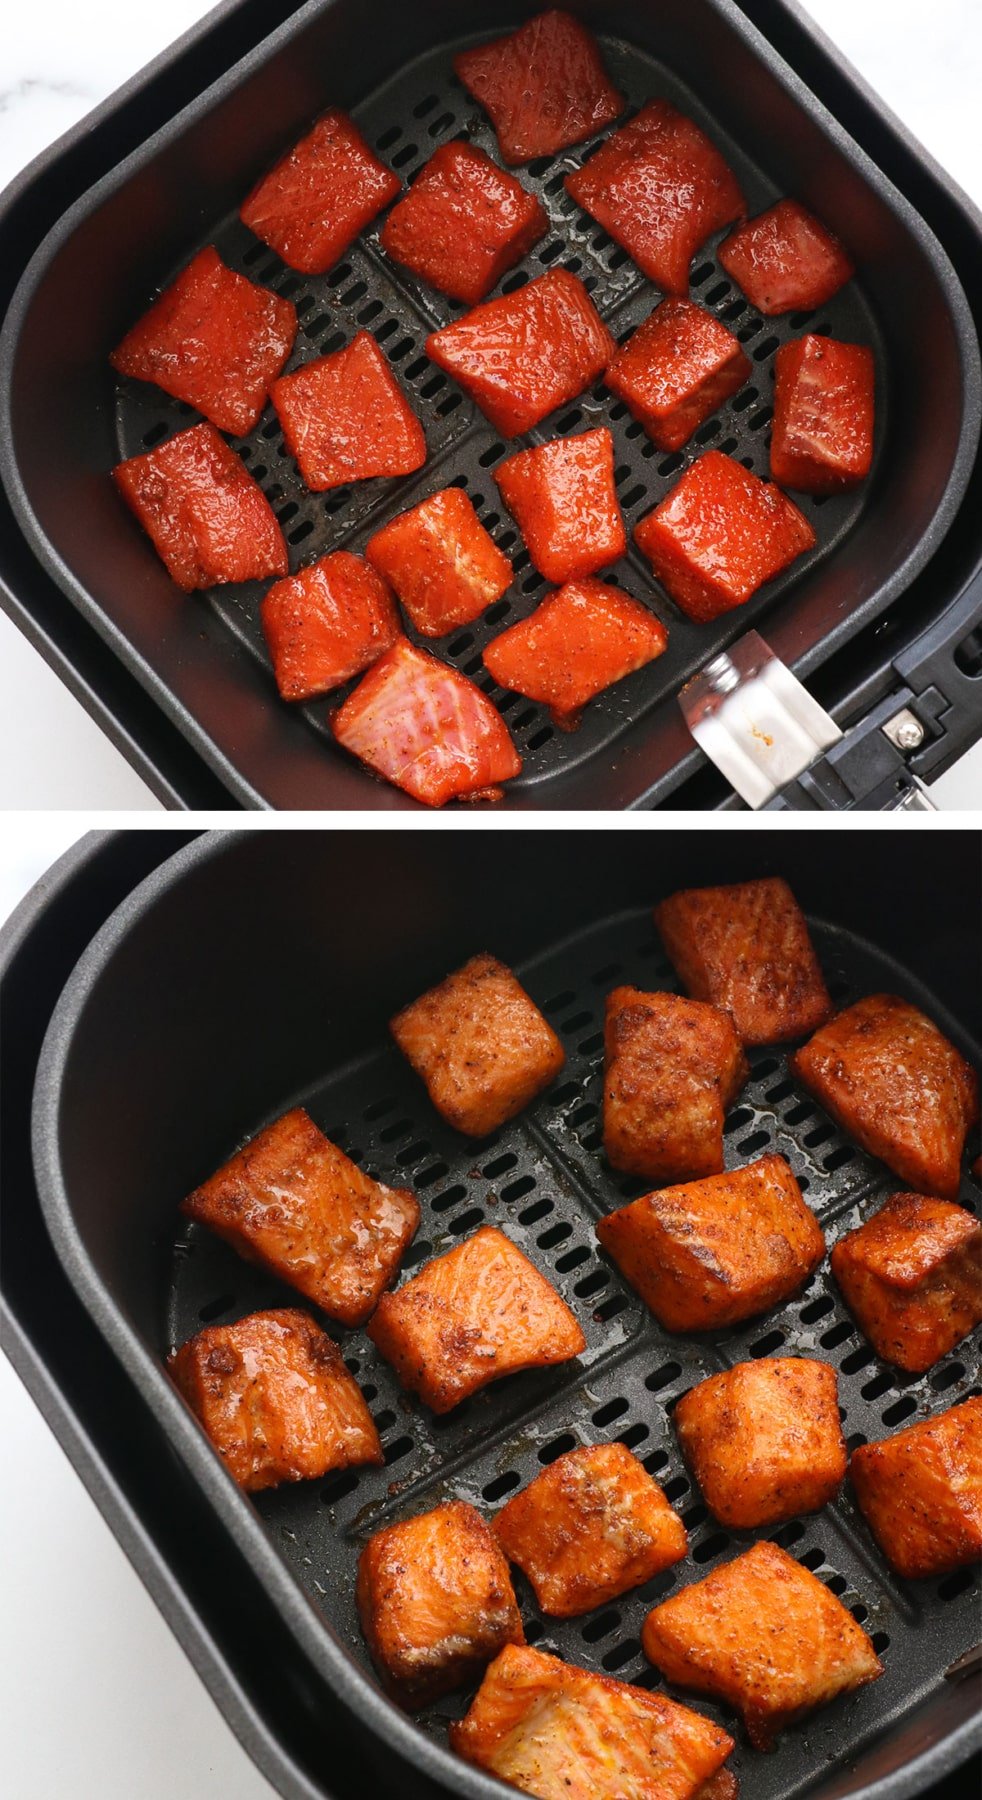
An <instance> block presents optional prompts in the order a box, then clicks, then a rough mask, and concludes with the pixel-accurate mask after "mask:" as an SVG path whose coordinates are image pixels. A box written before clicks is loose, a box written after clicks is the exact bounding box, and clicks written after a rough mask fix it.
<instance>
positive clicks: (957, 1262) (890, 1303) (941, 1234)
mask: <svg viewBox="0 0 982 1800" xmlns="http://www.w3.org/2000/svg"><path fill="white" fill-rule="evenodd" d="M830 1261H831V1265H832V1273H833V1275H834V1276H835V1278H836V1281H837V1282H838V1283H839V1286H840V1288H841V1289H842V1292H843V1293H844V1295H845V1297H846V1300H847V1301H848V1304H849V1309H850V1311H851V1312H852V1313H853V1314H854V1316H855V1318H856V1319H858V1321H859V1324H860V1327H861V1329H862V1331H863V1333H864V1335H865V1336H866V1337H868V1338H869V1341H870V1343H871V1344H872V1346H873V1348H874V1350H875V1351H876V1352H877V1355H879V1356H882V1357H883V1358H884V1359H885V1360H886V1361H887V1362H892V1363H896V1365H897V1367H898V1368H901V1369H907V1370H909V1371H910V1372H911V1373H914V1374H919V1373H920V1372H921V1371H923V1370H924V1369H930V1368H931V1366H932V1364H934V1363H936V1362H937V1361H938V1359H939V1358H940V1357H942V1356H947V1354H948V1352H949V1350H953V1349H954V1348H955V1345H956V1344H958V1343H960V1342H961V1340H962V1338H963V1337H965V1336H966V1335H967V1333H968V1332H970V1331H972V1330H974V1328H975V1326H976V1325H979V1324H982V1225H980V1224H979V1221H978V1219H976V1218H974V1217H973V1215H972V1214H971V1213H970V1212H967V1211H966V1210H965V1208H964V1207H963V1206H955V1205H953V1204H952V1203H951V1202H950V1201H948V1200H933V1199H929V1198H927V1197H926V1196H925V1195H923V1194H894V1195H892V1196H891V1198H890V1199H889V1200H888V1201H887V1202H886V1205H885V1206H882V1207H881V1208H880V1210H879V1212H877V1213H874V1214H873V1217H872V1218H871V1219H867V1220H866V1223H865V1224H864V1225H860V1226H859V1227H858V1228H857V1229H856V1230H855V1231H850V1232H849V1233H848V1234H847V1236H846V1237H844V1238H840V1239H839V1242H838V1243H837V1244H836V1245H835V1247H834V1249H833V1251H832V1255H831V1258H830Z"/></svg>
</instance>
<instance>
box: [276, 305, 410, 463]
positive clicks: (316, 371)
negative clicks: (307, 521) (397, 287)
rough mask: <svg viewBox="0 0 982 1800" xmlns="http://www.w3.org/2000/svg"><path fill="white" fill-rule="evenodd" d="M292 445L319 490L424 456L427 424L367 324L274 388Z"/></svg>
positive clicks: (281, 380)
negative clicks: (419, 415) (417, 411)
mask: <svg viewBox="0 0 982 1800" xmlns="http://www.w3.org/2000/svg"><path fill="white" fill-rule="evenodd" d="M270 394H271V396H272V401H273V405H274V406H275V408H276V412H277V416H278V418H279V421H280V424H281V426H282V428H283V436H284V438H285V439H286V445H287V449H288V450H289V452H290V455H291V456H292V457H294V458H295V460H296V464H297V468H298V469H299V470H300V473H301V475H302V476H303V478H304V481H305V482H306V483H307V486H308V487H309V488H311V489H312V490H313V492H314V493H318V494H319V493H323V492H324V491H325V490H326V489H328V488H335V487H344V486H345V485H346V484H347V483H348V482H349V481H368V480H370V479H371V478H372V477H373V476H379V475H389V476H392V475H411V474H412V472H413V470H414V469H421V468H422V466H423V464H424V463H425V461H426V439H425V437H424V436H423V427H422V425H421V424H420V422H419V420H418V419H417V417H416V414H415V413H414V412H413V409H412V407H411V406H410V404H409V401H408V400H407V399H406V397H405V395H404V393H403V391H402V389H401V387H400V386H399V383H398V382H397V380H396V378H395V376H394V375H393V373H392V370H391V368H390V367H389V364H388V362H387V361H386V359H385V357H384V356H383V355H382V352H381V350H380V349H379V347H378V345H377V343H376V342H375V339H374V338H373V337H372V335H371V333H370V332H368V331H359V332H357V333H356V335H355V336H354V337H353V338H352V340H351V342H350V344H345V345H344V346H343V347H342V348H341V349H340V350H334V351H332V352H331V354H330V356H316V357H315V358H314V360H313V362H309V363H304V364H303V365H302V367H301V368H299V369H294V370H292V371H291V373H290V374H289V375H281V376H280V379H279V381H274V383H273V385H272V388H271V389H270Z"/></svg>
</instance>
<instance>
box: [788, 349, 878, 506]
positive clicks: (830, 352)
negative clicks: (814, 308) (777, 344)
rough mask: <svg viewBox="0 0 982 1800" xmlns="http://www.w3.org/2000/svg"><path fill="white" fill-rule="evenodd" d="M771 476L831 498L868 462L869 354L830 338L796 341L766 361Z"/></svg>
mask: <svg viewBox="0 0 982 1800" xmlns="http://www.w3.org/2000/svg"><path fill="white" fill-rule="evenodd" d="M774 373H775V381H774V427H773V431H772V434H771V474H772V475H773V477H774V480H775V481H779V482H780V483H781V486H782V487H790V488H799V489H801V490H802V492H804V493H806V494H834V493H836V492H837V491H838V490H839V489H840V488H848V487H855V486H856V484H857V482H860V481H865V479H866V476H867V475H868V474H869V472H870V465H871V463H872V461H873V383H874V368H873V352H872V350H870V349H868V348H867V346H866V345H865V344H840V343H838V342H837V340H836V339H835V338H827V337H816V336H815V334H814V333H811V334H809V336H808V337H803V338H796V339H795V340H794V342H793V343H790V344H782V345H781V348H780V350H779V351H778V353H777V355H776V357H775V358H774Z"/></svg>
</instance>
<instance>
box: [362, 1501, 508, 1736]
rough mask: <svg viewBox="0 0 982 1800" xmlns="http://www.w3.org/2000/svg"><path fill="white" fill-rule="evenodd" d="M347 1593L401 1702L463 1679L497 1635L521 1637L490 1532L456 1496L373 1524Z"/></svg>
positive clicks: (470, 1677)
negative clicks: (353, 1595) (352, 1593)
mask: <svg viewBox="0 0 982 1800" xmlns="http://www.w3.org/2000/svg"><path fill="white" fill-rule="evenodd" d="M357 1598H358V1611H359V1614H360V1616H361V1628H362V1631H363V1632H364V1634H365V1639H366V1641H367V1644H368V1648H369V1650H370V1651H371V1653H372V1660H373V1662H374V1663H375V1666H376V1668H377V1669H378V1671H379V1674H380V1675H381V1677H382V1679H383V1681H384V1682H385V1685H386V1687H387V1688H388V1689H389V1690H390V1692H391V1693H392V1694H393V1695H394V1696H395V1697H396V1699H398V1700H401V1701H402V1702H403V1704H404V1705H406V1706H425V1705H426V1704H427V1703H428V1702H429V1701H431V1700H437V1699H439V1698H440V1696H441V1695H442V1694H449V1693H451V1692H452V1690H453V1689H454V1688H459V1687H467V1686H468V1684H469V1683H470V1682H472V1681H474V1680H475V1679H476V1678H477V1676H478V1675H479V1674H480V1672H481V1670H482V1669H483V1668H485V1667H486V1665H487V1664H488V1663H489V1662H490V1661H491V1659H492V1657H494V1656H497V1655H498V1652H499V1651H500V1650H503V1649H504V1647H505V1645H506V1644H524V1642H525V1633H524V1631H523V1630H522V1621H521V1617H520V1615H519V1611H518V1603H517V1601H516V1599H515V1594H514V1590H513V1588H512V1585H511V1576H510V1574H509V1572H508V1564H507V1562H506V1561H505V1558H504V1556H503V1555H502V1552H501V1548H500V1546H499V1544H498V1540H497V1538H496V1537H495V1535H494V1533H493V1531H492V1530H491V1529H490V1527H489V1526H488V1525H486V1524H485V1521H484V1520H483V1519H482V1517H481V1515H480V1513H479V1512H477V1511H476V1510H475V1508H474V1507H473V1506H468V1505H467V1504H466V1503H465V1502H464V1501H462V1500H451V1501H450V1502H448V1504H447V1505H446V1506H437V1507H435V1508H434V1509H433V1511H432V1512H426V1513H417V1515H416V1517H415V1518H412V1519H404V1520H403V1521H402V1522H401V1523H400V1524H398V1525H386V1526H383V1528H382V1530H381V1531H376V1532H375V1534H374V1536H373V1537H370V1538H369V1540H368V1543H367V1544H366V1545H365V1548H364V1550H363V1551H362V1553H361V1556H360V1557H359V1559H358V1586H357Z"/></svg>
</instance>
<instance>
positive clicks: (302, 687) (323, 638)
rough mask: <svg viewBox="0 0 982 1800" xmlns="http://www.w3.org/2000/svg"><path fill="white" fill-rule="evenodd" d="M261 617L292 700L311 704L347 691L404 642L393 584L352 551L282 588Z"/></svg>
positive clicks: (324, 560)
mask: <svg viewBox="0 0 982 1800" xmlns="http://www.w3.org/2000/svg"><path fill="white" fill-rule="evenodd" d="M259 617H260V621H261V623H262V628H263V635H264V637H265V639H266V643H267V645H268V647H269V654H270V656H271V657H272V659H273V669H274V671H275V674H276V685H277V687H278V688H279V690H280V693H281V694H282V696H283V698H284V700H310V699H313V697H314V696H315V695H316V694H326V693H328V692H329V691H330V689H331V688H336V687H340V686H341V684H342V682H344V681H350V680H351V677H352V676H353V675H360V674H361V672H362V670H363V669H369V668H371V665H372V663H374V662H377V661H378V659H379V657H380V656H381V655H382V653H383V651H385V650H388V649H389V648H390V647H391V645H392V644H394V643H395V642H396V639H397V638H399V637H401V636H402V627H401V625H400V623H399V614H398V612H397V611H396V605H395V601H394V600H393V598H392V595H391V593H390V592H389V589H388V588H387V587H386V584H385V582H384V581H383V580H382V578H381V576H380V575H377V574H376V573H375V570H374V569H373V568H372V567H371V566H370V565H369V564H368V563H367V562H366V561H365V559H364V557H361V556H352V554H351V552H350V551H348V550H335V551H334V552H333V553H332V554H331V555H330V556H322V557H320V558H319V559H318V561H317V562H315V563H311V564H310V565H309V566H308V567H307V568H306V569H301V570H300V573H299V574H298V575H291V576H290V577H289V579H288V580H286V581H277V582H275V583H274V585H273V586H272V587H271V588H269V589H268V591H267V592H266V594H265V595H264V596H263V599H262V601H261V602H260V606H259Z"/></svg>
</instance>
